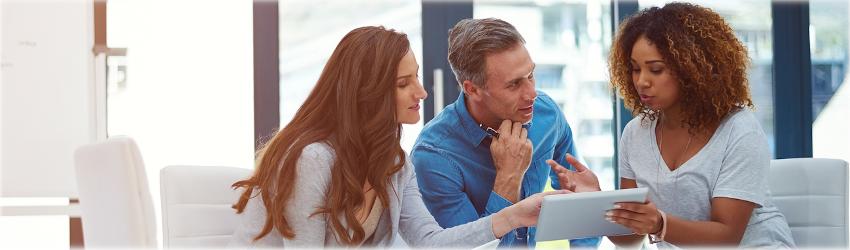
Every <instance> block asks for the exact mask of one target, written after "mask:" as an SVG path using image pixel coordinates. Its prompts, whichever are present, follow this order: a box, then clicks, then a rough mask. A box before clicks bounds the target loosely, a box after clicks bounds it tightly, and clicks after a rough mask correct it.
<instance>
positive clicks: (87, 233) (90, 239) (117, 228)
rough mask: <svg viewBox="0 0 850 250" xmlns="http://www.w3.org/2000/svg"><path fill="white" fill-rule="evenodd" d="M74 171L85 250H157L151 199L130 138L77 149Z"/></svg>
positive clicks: (135, 148)
mask: <svg viewBox="0 0 850 250" xmlns="http://www.w3.org/2000/svg"><path fill="white" fill-rule="evenodd" d="M74 166H75V170H76V175H77V188H78V193H79V196H80V197H79V198H80V211H81V215H82V224H83V237H84V244H85V246H86V247H87V248H114V247H133V248H152V247H156V218H155V215H154V209H153V200H152V199H151V194H150V189H148V180H147V176H146V175H145V165H144V163H143V162H142V157H141V154H140V153H139V148H138V146H136V143H135V142H134V141H133V140H132V139H130V138H128V137H113V138H110V139H109V140H107V141H105V142H99V143H93V144H89V145H84V146H82V147H79V148H77V150H76V152H75V153H74Z"/></svg>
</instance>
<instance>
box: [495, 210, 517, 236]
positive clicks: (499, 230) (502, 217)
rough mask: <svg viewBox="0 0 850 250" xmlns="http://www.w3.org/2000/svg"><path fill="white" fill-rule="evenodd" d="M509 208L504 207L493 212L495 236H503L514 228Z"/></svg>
mask: <svg viewBox="0 0 850 250" xmlns="http://www.w3.org/2000/svg"><path fill="white" fill-rule="evenodd" d="M508 209H510V208H506V209H503V210H502V211H499V212H497V213H495V214H493V217H492V218H493V219H492V220H493V236H495V237H496V238H502V236H505V234H507V233H509V232H511V230H514V226H513V223H511V221H510V216H509V215H508V214H509V211H508Z"/></svg>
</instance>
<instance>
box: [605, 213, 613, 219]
mask: <svg viewBox="0 0 850 250" xmlns="http://www.w3.org/2000/svg"><path fill="white" fill-rule="evenodd" d="M613 215H614V213H612V212H607V213H605V216H606V217H607V218H610V217H611V216H613Z"/></svg>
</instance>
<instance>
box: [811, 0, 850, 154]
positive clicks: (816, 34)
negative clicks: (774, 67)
mask: <svg viewBox="0 0 850 250" xmlns="http://www.w3.org/2000/svg"><path fill="white" fill-rule="evenodd" d="M848 15H850V10H848V2H847V1H845V0H811V1H809V38H810V41H809V42H810V47H811V56H812V118H813V121H814V123H813V124H812V151H813V156H814V157H825V158H837V159H843V160H845V161H850V130H848V129H847V125H848V124H850V117H848V116H847V108H848V107H850V89H848V87H847V86H848V85H847V84H844V82H845V81H847V74H846V72H847V63H848V48H850V47H848V35H850V32H848V29H850V23H848Z"/></svg>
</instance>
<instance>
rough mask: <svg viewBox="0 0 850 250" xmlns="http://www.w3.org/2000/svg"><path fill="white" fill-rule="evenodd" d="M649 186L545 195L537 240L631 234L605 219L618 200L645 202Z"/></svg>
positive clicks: (629, 231) (624, 228) (538, 223)
mask: <svg viewBox="0 0 850 250" xmlns="http://www.w3.org/2000/svg"><path fill="white" fill-rule="evenodd" d="M648 193H649V189H647V188H630V189H620V190H612V191H598V192H586V193H571V194H555V195H547V196H546V197H543V203H542V204H541V208H540V216H539V217H538V218H537V233H536V236H535V239H536V241H549V240H562V239H581V238H588V237H598V236H613V235H628V234H632V231H631V230H629V229H628V228H626V227H624V226H622V225H619V224H616V223H613V222H609V221H607V220H605V213H606V212H607V211H608V210H611V209H613V208H614V203H617V202H641V203H642V202H644V201H646V197H647V194H648Z"/></svg>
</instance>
